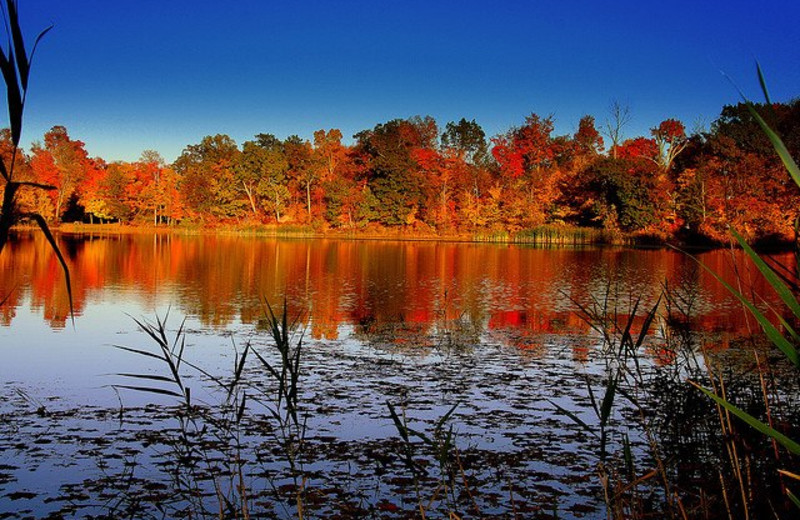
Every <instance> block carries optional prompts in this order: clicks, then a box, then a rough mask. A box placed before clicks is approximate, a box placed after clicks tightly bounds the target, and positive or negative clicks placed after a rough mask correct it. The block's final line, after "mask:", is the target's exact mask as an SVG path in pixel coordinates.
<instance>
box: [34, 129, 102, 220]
mask: <svg viewBox="0 0 800 520" xmlns="http://www.w3.org/2000/svg"><path fill="white" fill-rule="evenodd" d="M32 152H33V155H34V158H35V159H34V163H33V164H32V166H33V170H34V176H35V177H36V181H37V182H40V183H42V184H47V185H50V186H53V187H54V188H55V189H53V190H50V191H49V194H50V197H51V199H52V202H53V213H52V218H53V220H55V221H56V222H58V221H60V220H61V217H62V215H63V214H64V211H65V210H66V209H67V208H66V206H67V203H68V202H69V200H70V199H71V198H72V196H73V195H75V192H76V189H77V187H78V185H79V184H80V183H81V182H82V181H83V178H84V177H85V175H86V170H87V166H88V164H89V158H88V154H87V153H86V150H85V149H84V144H83V143H82V142H81V141H73V140H72V139H70V137H69V134H68V133H67V129H66V128H64V127H63V126H54V127H53V128H51V129H50V130H49V131H48V132H47V133H46V134H45V135H44V145H42V144H39V143H37V144H34V146H33V149H32Z"/></svg>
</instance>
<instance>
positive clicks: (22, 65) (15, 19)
mask: <svg viewBox="0 0 800 520" xmlns="http://www.w3.org/2000/svg"><path fill="white" fill-rule="evenodd" d="M6 6H7V8H8V24H9V26H10V28H11V38H12V39H13V41H14V57H15V58H16V61H17V70H19V78H20V82H21V83H22V89H23V90H27V88H28V74H29V73H30V64H29V63H28V55H27V53H26V52H25V40H24V39H23V38H22V30H21V29H20V26H19V13H17V4H16V2H15V1H14V0H7V1H6Z"/></svg>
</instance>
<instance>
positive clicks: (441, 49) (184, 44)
mask: <svg viewBox="0 0 800 520" xmlns="http://www.w3.org/2000/svg"><path fill="white" fill-rule="evenodd" d="M19 4H20V12H21V18H22V23H23V26H24V29H25V30H26V31H27V34H28V36H29V38H32V37H34V36H35V34H36V33H37V32H38V30H39V29H41V28H44V27H45V26H47V25H49V24H50V23H52V24H54V25H55V28H54V29H53V30H52V31H51V32H50V33H49V34H48V35H47V36H46V37H45V39H44V40H43V41H42V43H41V45H40V46H39V50H38V52H37V55H36V59H35V61H34V65H33V72H32V76H31V87H30V93H29V97H28V105H27V108H26V114H25V116H26V117H25V122H24V133H23V142H24V143H25V144H26V145H27V144H28V143H30V142H32V141H35V140H41V139H42V135H43V133H44V132H45V131H46V130H47V129H49V128H50V127H51V126H53V125H64V126H66V127H67V129H68V131H69V133H70V136H71V137H73V138H74V139H80V140H82V141H84V142H85V143H86V147H87V149H88V151H89V153H90V154H91V155H99V156H101V157H103V158H105V159H106V160H109V161H111V160H134V159H136V158H138V156H139V155H140V153H141V152H142V150H145V149H155V150H157V151H159V152H161V154H162V155H163V156H164V158H165V159H166V160H167V161H172V160H174V159H175V158H176V157H177V156H178V155H179V154H180V152H181V150H182V149H183V148H184V147H185V146H186V145H188V144H193V143H197V142H199V141H200V139H202V137H203V136H205V135H210V134H217V133H226V134H228V135H230V136H231V137H233V138H234V139H235V140H236V141H237V142H238V143H240V144H241V142H242V141H244V140H247V139H250V138H252V136H253V135H254V134H257V133H261V132H268V133H274V134H275V135H277V136H278V137H280V138H284V137H286V136H288V135H290V134H298V135H300V136H301V137H304V138H311V135H312V133H313V131H314V130H318V129H320V128H326V129H327V128H332V127H337V128H340V129H341V130H342V132H343V134H344V135H345V137H346V138H348V139H349V137H350V136H352V134H354V133H355V132H358V131H360V130H364V129H367V128H372V127H373V126H375V125H376V124H378V123H382V122H386V121H388V120H390V119H394V118H398V117H400V118H405V117H409V116H413V115H431V116H433V117H434V118H436V120H437V121H438V122H439V124H440V126H441V127H442V128H443V127H444V125H445V124H446V123H447V122H448V121H451V120H458V119H460V118H462V117H465V118H467V119H476V120H477V122H478V123H480V124H481V125H482V126H483V128H484V130H485V131H486V133H487V135H489V136H491V135H495V134H497V133H500V132H504V131H506V130H508V129H509V128H510V127H512V126H514V125H519V124H521V123H522V122H523V120H524V118H525V116H526V115H527V114H530V113H531V112H535V113H538V114H540V115H549V114H552V115H553V116H554V117H555V120H556V133H558V134H564V133H572V132H574V131H575V129H576V127H577V124H578V120H579V119H580V117H581V116H582V115H584V114H591V115H594V116H595V117H596V118H597V120H598V122H602V121H603V120H605V119H606V118H607V117H608V106H609V104H610V102H611V101H612V100H614V99H616V100H619V101H620V102H622V103H623V104H627V105H629V106H630V109H631V114H632V116H633V120H632V121H631V123H630V125H629V126H628V127H627V128H626V131H625V134H626V135H627V136H635V135H641V134H646V133H647V132H648V129H649V128H650V127H653V126H655V125H656V124H658V123H659V122H660V121H661V120H663V119H665V118H669V117H675V118H679V119H681V120H682V121H684V123H685V124H686V126H687V128H690V129H691V128H693V127H694V126H695V124H696V123H697V122H698V121H700V122H704V123H705V124H708V123H710V122H711V121H713V120H714V119H715V118H716V116H717V115H718V114H719V111H720V109H721V107H722V105H724V104H730V103H736V102H737V101H738V94H737V91H736V88H735V87H734V86H733V85H732V84H731V82H730V81H729V80H728V79H726V78H725V76H723V74H722V72H725V73H726V74H727V75H728V76H730V77H731V78H732V79H733V80H734V81H735V83H736V84H737V85H738V86H739V87H741V88H742V89H743V90H744V91H745V92H746V93H747V94H748V95H750V96H751V97H753V98H754V99H759V100H760V99H761V98H760V90H759V88H758V83H757V79H756V75H755V61H756V60H759V61H760V63H761V65H762V67H763V69H764V71H765V73H766V75H767V77H768V80H769V85H770V88H771V92H772V94H773V97H774V98H775V99H776V100H779V101H785V100H789V99H792V98H795V97H798V96H800V59H799V58H800V23H799V21H800V16H798V15H800V2H798V1H797V0H794V1H768V0H767V1H764V2H742V1H738V0H728V1H702V0H694V1H683V0H676V1H662V2H645V1H627V0H618V1H615V2H603V1H597V0H594V1H570V0H563V1H556V0H552V1H534V0H529V1H506V2H503V1H471V0H459V1H436V0H427V1H402V2H401V1H389V0H385V1H380V0H372V1H366V0H365V1H349V0H335V1H334V0H331V1H324V2H323V1H303V0H296V1H293V0H283V1H271V0H230V1H227V2H223V1H218V0H217V1H213V2H211V1H201V0H193V1H190V0H19ZM5 121H7V119H5ZM5 124H7V123H5Z"/></svg>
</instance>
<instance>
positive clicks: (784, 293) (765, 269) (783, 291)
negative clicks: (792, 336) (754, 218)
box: [731, 229, 800, 318]
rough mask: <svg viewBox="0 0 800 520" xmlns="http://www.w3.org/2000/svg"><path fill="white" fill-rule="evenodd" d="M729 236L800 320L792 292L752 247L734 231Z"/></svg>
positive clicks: (799, 309) (798, 305)
mask: <svg viewBox="0 0 800 520" xmlns="http://www.w3.org/2000/svg"><path fill="white" fill-rule="evenodd" d="M731 234H732V235H733V237H734V238H735V239H736V242H738V243H739V246H740V247H741V248H742V249H743V250H744V252H745V253H747V256H748V257H749V258H750V260H752V261H753V263H754V264H755V265H756V267H757V268H758V270H759V271H760V272H761V274H762V275H763V276H764V278H766V280H767V281H768V282H769V284H770V285H771V286H772V288H773V289H774V290H775V292H776V293H777V294H778V296H779V297H780V298H781V300H782V301H783V303H785V304H786V306H787V307H789V309H790V310H791V311H792V314H794V315H795V316H796V317H797V318H800V303H798V301H797V299H796V298H795V297H794V295H793V294H792V291H791V290H790V289H789V288H788V287H787V286H786V284H784V283H783V281H782V280H781V279H780V278H779V277H778V275H777V274H775V271H773V270H772V268H770V267H769V266H768V265H767V263H766V262H764V260H762V259H761V257H760V256H758V254H757V253H756V252H755V251H754V250H753V248H752V247H750V245H749V244H748V243H747V242H746V241H745V240H744V238H742V236H741V235H740V234H739V233H737V232H736V230H735V229H732V230H731Z"/></svg>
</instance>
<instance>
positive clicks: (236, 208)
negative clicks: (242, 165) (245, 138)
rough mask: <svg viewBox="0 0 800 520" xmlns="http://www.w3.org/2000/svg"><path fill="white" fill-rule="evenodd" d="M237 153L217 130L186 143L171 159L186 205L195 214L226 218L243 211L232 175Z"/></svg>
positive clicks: (195, 215) (232, 143)
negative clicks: (212, 133) (213, 133)
mask: <svg viewBox="0 0 800 520" xmlns="http://www.w3.org/2000/svg"><path fill="white" fill-rule="evenodd" d="M239 153H240V152H239V149H238V148H237V147H236V143H235V142H234V140H233V139H231V138H230V137H228V136H227V135H223V134H217V135H215V136H206V137H204V138H203V139H202V141H200V143H199V144H194V145H189V146H187V147H186V148H184V150H183V152H182V153H181V155H180V157H178V159H177V160H176V161H175V164H174V165H173V167H174V169H175V171H176V172H177V173H178V174H179V175H180V176H181V178H182V181H181V185H180V191H181V194H182V196H183V199H184V202H185V204H186V209H187V210H188V211H189V212H190V214H192V215H193V216H194V217H195V218H200V219H205V218H206V217H208V216H211V217H213V218H217V219H219V218H229V217H235V216H239V215H241V214H242V212H243V211H245V208H246V205H247V202H245V201H244V200H243V199H242V198H241V197H240V196H239V194H240V193H241V190H240V189H238V184H237V183H236V182H235V175H234V169H235V166H236V164H237V162H238V156H239Z"/></svg>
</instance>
